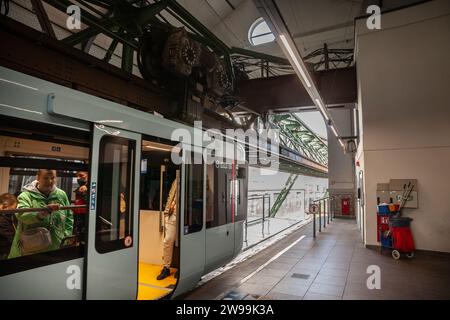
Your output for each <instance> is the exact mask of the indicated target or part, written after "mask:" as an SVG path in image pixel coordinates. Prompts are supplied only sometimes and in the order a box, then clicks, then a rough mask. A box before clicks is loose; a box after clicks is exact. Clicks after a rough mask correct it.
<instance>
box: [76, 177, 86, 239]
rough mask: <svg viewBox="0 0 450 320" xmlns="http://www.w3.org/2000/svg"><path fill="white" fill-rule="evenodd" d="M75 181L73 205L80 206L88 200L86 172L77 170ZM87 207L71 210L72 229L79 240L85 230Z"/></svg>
mask: <svg viewBox="0 0 450 320" xmlns="http://www.w3.org/2000/svg"><path fill="white" fill-rule="evenodd" d="M77 183H78V188H77V189H75V191H74V192H75V203H74V204H75V205H77V206H80V205H84V206H86V205H87V204H88V200H89V193H88V188H87V185H88V173H87V172H85V171H78V172H77ZM87 211H88V209H87V207H86V208H79V209H74V210H73V217H74V226H73V227H74V228H73V229H74V231H73V233H74V234H76V235H77V236H78V237H79V240H80V241H82V240H83V239H82V238H83V237H82V236H83V234H84V231H85V223H86V222H85V220H86V218H85V217H86V214H87Z"/></svg>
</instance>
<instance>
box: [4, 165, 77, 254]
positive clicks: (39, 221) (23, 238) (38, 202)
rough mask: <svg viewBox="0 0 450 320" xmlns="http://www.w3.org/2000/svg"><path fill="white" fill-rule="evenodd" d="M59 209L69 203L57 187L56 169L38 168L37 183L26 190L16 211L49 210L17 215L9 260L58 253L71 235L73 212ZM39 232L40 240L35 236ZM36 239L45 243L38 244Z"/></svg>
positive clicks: (34, 182)
mask: <svg viewBox="0 0 450 320" xmlns="http://www.w3.org/2000/svg"><path fill="white" fill-rule="evenodd" d="M60 206H70V202H69V199H68V198H67V195H66V193H65V192H64V191H63V190H61V189H59V188H57V187H56V170H47V169H39V170H38V173H37V176H36V180H35V181H33V182H32V183H30V184H28V185H26V186H25V187H23V189H22V193H21V194H20V195H19V197H18V205H17V208H18V209H21V208H46V209H47V210H44V211H38V212H23V213H16V217H17V220H18V227H17V229H16V233H15V236H14V239H13V243H12V246H11V252H10V254H9V257H8V258H9V259H11V258H16V257H20V256H23V255H28V254H34V253H37V252H44V251H50V250H56V249H58V248H59V247H60V245H61V242H62V241H63V239H64V238H65V237H67V236H70V235H72V229H73V214H72V211H70V210H60V209H59V208H60ZM38 233H40V236H41V237H33V236H35V235H36V234H38ZM42 236H43V237H42ZM36 239H42V240H40V241H38V242H37V243H36ZM32 241H33V243H31V242H32Z"/></svg>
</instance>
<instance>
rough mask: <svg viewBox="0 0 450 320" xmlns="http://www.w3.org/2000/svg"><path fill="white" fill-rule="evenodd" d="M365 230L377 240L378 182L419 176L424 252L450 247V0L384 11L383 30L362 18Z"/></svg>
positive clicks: (410, 212)
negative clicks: (368, 27) (370, 26)
mask: <svg viewBox="0 0 450 320" xmlns="http://www.w3.org/2000/svg"><path fill="white" fill-rule="evenodd" d="M355 35H356V50H355V55H356V61H357V76H358V90H359V94H358V95H359V96H358V100H359V101H358V108H359V115H360V117H361V118H360V124H361V130H362V135H361V137H362V141H361V145H360V146H359V153H358V156H357V160H358V159H359V160H360V163H361V167H360V168H359V170H363V172H364V191H365V192H364V212H365V214H364V217H363V218H364V220H365V226H364V228H363V229H364V230H363V232H364V235H365V237H364V238H365V242H366V244H368V245H378V243H377V237H376V205H377V203H376V187H377V183H384V182H389V179H408V178H411V179H418V186H417V187H418V192H419V193H418V202H419V207H418V209H405V211H404V215H405V216H409V217H411V218H413V219H414V221H413V222H412V225H411V227H412V232H413V235H414V240H415V244H416V247H417V249H422V250H431V251H440V252H450V196H449V194H450V165H449V164H450V108H449V106H450V90H449V83H450V60H449V59H448V52H450V41H449V40H448V39H450V2H449V1H448V0H435V1H429V2H425V3H422V4H420V5H417V6H412V7H408V8H404V9H401V10H398V11H393V12H390V13H385V14H381V30H368V29H367V27H366V20H365V19H359V20H357V21H356V29H355Z"/></svg>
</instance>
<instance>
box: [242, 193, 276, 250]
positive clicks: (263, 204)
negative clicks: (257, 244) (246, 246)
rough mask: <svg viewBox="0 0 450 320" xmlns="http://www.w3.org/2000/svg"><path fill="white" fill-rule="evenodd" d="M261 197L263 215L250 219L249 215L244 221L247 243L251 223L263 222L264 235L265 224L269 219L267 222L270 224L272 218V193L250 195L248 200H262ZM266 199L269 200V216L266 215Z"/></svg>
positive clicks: (246, 241)
mask: <svg viewBox="0 0 450 320" xmlns="http://www.w3.org/2000/svg"><path fill="white" fill-rule="evenodd" d="M261 199H262V216H261V217H260V218H256V219H252V220H249V217H248V215H247V218H246V219H245V223H244V225H245V240H244V242H245V243H248V238H247V235H248V226H249V225H252V224H255V223H258V222H261V231H262V234H263V235H264V225H265V222H266V220H267V223H268V224H270V219H269V216H270V208H271V206H270V195H268V194H265V195H262V196H255V197H249V198H248V199H247V201H248V202H249V201H251V200H261ZM266 199H268V200H269V206H268V210H267V216H266ZM268 228H270V225H268Z"/></svg>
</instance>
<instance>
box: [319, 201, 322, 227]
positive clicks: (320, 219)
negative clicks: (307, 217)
mask: <svg viewBox="0 0 450 320" xmlns="http://www.w3.org/2000/svg"><path fill="white" fill-rule="evenodd" d="M321 215H322V213H321V208H320V202H319V232H322V218H321V217H320V216H321Z"/></svg>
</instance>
